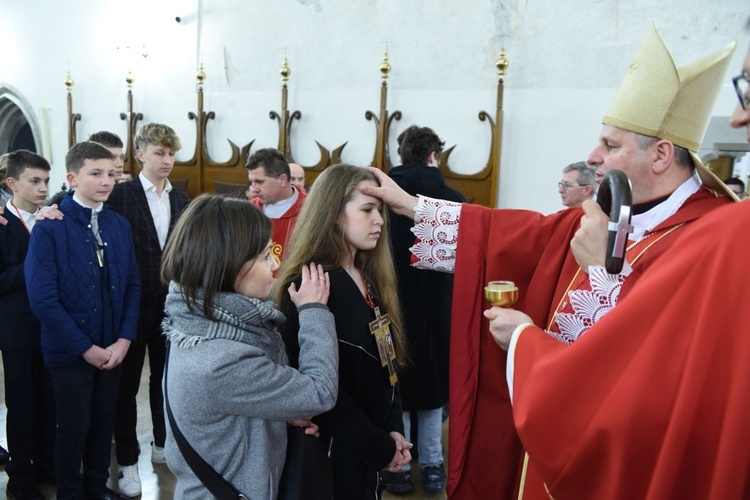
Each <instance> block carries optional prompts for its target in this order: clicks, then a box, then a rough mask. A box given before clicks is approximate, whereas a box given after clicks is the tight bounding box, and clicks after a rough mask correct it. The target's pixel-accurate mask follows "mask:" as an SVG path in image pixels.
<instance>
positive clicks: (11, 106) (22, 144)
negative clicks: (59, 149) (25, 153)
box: [0, 82, 41, 154]
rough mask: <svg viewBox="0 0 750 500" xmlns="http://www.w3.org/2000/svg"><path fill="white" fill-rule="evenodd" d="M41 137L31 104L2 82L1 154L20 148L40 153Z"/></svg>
mask: <svg viewBox="0 0 750 500" xmlns="http://www.w3.org/2000/svg"><path fill="white" fill-rule="evenodd" d="M39 137H40V134H39V126H38V125H37V123H36V120H35V118H34V113H33V112H32V108H31V106H30V105H29V104H28V103H27V102H26V100H25V99H24V98H23V97H22V96H21V95H20V94H19V93H18V92H16V91H15V90H14V89H13V88H11V87H10V86H8V85H5V84H3V83H1V82H0V154H5V153H8V152H10V151H16V150H18V149H28V150H29V151H33V152H35V153H39V152H40V151H41V143H40V141H39Z"/></svg>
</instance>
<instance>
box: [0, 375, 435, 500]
mask: <svg viewBox="0 0 750 500" xmlns="http://www.w3.org/2000/svg"><path fill="white" fill-rule="evenodd" d="M148 375H149V374H148V363H146V367H145V369H144V373H143V377H142V378H141V389H140V390H139V391H138V409H139V416H138V427H137V429H138V440H139V442H140V444H141V449H142V450H143V452H142V454H141V459H140V461H139V463H138V472H139V474H140V476H141V482H142V487H143V495H142V496H141V497H140V498H142V499H143V500H172V499H173V498H174V489H175V488H174V487H175V477H174V475H173V474H172V473H171V472H170V470H169V469H168V468H167V466H166V465H164V464H152V463H151V460H150V458H151V445H150V443H151V441H152V437H151V434H150V430H149V429H150V427H151V414H150V412H149V405H148ZM0 380H2V370H0ZM2 387H3V386H2V384H0V444H2V445H3V446H6V444H7V442H6V440H5V404H4V392H3V390H2V389H1V388H2ZM443 443H445V445H446V448H447V443H448V424H447V422H446V423H445V424H443ZM6 448H7V447H6ZM116 462H117V461H116V459H115V458H114V449H113V454H112V464H113V466H112V468H111V469H110V485H109V486H110V487H111V488H112V489H113V490H115V491H117V481H116V480H115V479H114V478H116V477H117V472H118V471H117V465H116ZM412 479H413V481H414V486H415V489H414V491H413V492H412V493H411V494H409V495H399V496H396V495H391V494H390V493H388V492H385V493H384V494H383V498H384V499H390V500H392V499H397V498H404V499H409V500H422V499H430V500H442V499H444V498H446V495H445V493H444V492H443V493H438V494H428V493H425V492H423V491H422V489H421V478H420V477H419V467H414V472H413V477H412ZM7 483H8V476H7V475H6V474H4V473H0V498H5V487H6V485H7ZM40 489H41V490H42V492H43V493H44V494H45V496H46V497H47V500H52V499H54V498H55V490H54V488H53V487H51V486H44V485H43V486H42V487H41V488H40Z"/></svg>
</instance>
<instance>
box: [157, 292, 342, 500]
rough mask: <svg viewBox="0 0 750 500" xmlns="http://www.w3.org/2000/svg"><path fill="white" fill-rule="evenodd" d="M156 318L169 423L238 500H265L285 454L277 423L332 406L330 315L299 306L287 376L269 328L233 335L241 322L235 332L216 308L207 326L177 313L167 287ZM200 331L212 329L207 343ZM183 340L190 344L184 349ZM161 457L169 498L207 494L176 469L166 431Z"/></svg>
mask: <svg viewBox="0 0 750 500" xmlns="http://www.w3.org/2000/svg"><path fill="white" fill-rule="evenodd" d="M222 295H224V294H222ZM232 295H233V296H235V298H236V297H237V294H232ZM177 296H178V297H179V293H177ZM240 297H241V296H240ZM170 298H171V299H172V300H170ZM242 298H243V299H246V298H244V297H242ZM246 300H248V301H253V300H255V299H246ZM257 303H260V301H255V303H253V304H248V303H244V304H240V305H241V306H242V307H252V306H253V305H257ZM222 306H226V304H224V303H222ZM271 307H272V303H271ZM166 310H167V313H168V315H169V316H168V319H167V320H166V321H165V332H166V335H167V337H168V338H170V339H171V342H172V347H171V349H170V355H169V375H168V380H166V384H167V387H168V390H169V403H170V405H171V407H172V412H173V414H174V415H175V420H176V421H177V425H178V426H179V428H180V430H181V431H182V433H183V434H184V435H185V437H186V439H187V440H188V442H189V443H190V444H191V445H192V447H193V448H194V449H195V450H196V451H197V452H198V453H199V454H200V455H201V456H202V457H203V459H204V460H206V461H207V462H208V463H209V464H210V465H211V466H212V467H214V469H216V471H218V472H219V473H221V474H222V475H223V476H224V478H225V479H227V480H228V481H230V482H231V483H232V484H233V485H234V486H235V487H236V488H237V489H239V490H240V491H241V492H242V493H244V494H245V495H246V496H247V497H248V498H252V499H275V498H276V496H277V494H278V482H279V478H280V477H281V472H282V470H283V467H284V458H285V454H286V440H287V423H286V422H287V421H288V420H294V419H301V418H309V417H312V416H314V415H317V414H319V413H321V412H324V411H327V410H329V409H330V408H332V407H333V406H334V404H335V402H336V391H337V387H338V348H337V345H336V331H335V326H334V320H333V315H332V314H331V313H330V312H329V311H328V309H327V308H325V306H323V305H321V304H311V305H306V306H303V307H301V308H300V313H299V314H300V323H301V324H302V325H303V327H302V328H301V329H300V339H301V341H302V342H303V343H302V346H301V353H300V367H299V370H296V369H294V368H291V367H289V366H288V363H287V358H286V354H285V352H284V345H283V342H282V340H281V336H280V335H279V334H278V333H276V332H275V331H273V330H271V329H268V328H251V329H250V330H251V331H242V330H243V328H242V326H241V322H240V327H239V328H236V326H237V325H232V324H231V323H233V321H232V320H231V319H230V321H229V322H227V321H225V320H224V319H225V318H224V316H226V314H227V310H226V309H221V312H222V317H221V318H219V319H220V321H219V326H218V327H216V328H213V325H212V324H213V323H214V322H209V323H206V322H207V321H208V320H206V318H205V317H203V315H202V314H200V312H198V311H192V312H190V311H187V308H186V307H185V303H184V302H183V301H181V299H175V296H174V294H173V293H172V290H171V289H170V294H169V297H168V299H167V305H166ZM274 311H275V310H274ZM275 313H277V314H278V316H279V317H281V321H283V316H282V315H281V313H279V312H278V311H275ZM191 319H192V320H194V321H191ZM235 319H236V318H235ZM244 319H246V318H244ZM266 319H267V318H266ZM265 323H266V325H265V326H269V325H268V322H267V321H266V322H265ZM186 325H188V326H186ZM190 325H193V326H190ZM207 325H208V327H207ZM190 328H195V330H194V331H193V332H190V331H188V330H189V329H190ZM207 329H208V330H212V329H213V331H214V333H213V334H211V333H210V331H209V335H208V337H213V338H206V337H207V336H206V333H205V332H206V330H207ZM264 330H265V331H264ZM217 331H218V332H220V333H216V332H217ZM191 333H194V334H195V336H196V337H200V340H199V341H198V342H195V341H192V342H191V341H190V340H189V339H190V337H191ZM216 337H229V338H216ZM186 340H187V341H186ZM188 345H189V347H184V346H188ZM180 346H183V347H180ZM166 455H167V464H168V465H169V468H170V469H171V470H172V472H174V474H175V476H177V487H176V490H175V498H180V499H204V498H208V497H209V496H210V495H209V493H208V491H207V490H206V489H205V487H204V486H203V485H202V483H201V482H200V481H199V480H198V479H197V478H196V477H195V475H194V474H193V472H192V470H191V469H190V467H189V466H188V465H187V463H186V462H185V461H184V459H183V457H182V455H181V453H180V451H179V449H178V448H177V444H176V443H175V441H174V437H173V435H172V431H171V429H170V427H169V425H167V442H166Z"/></svg>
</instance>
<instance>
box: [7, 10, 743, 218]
mask: <svg viewBox="0 0 750 500" xmlns="http://www.w3.org/2000/svg"><path fill="white" fill-rule="evenodd" d="M748 15H750V8H748V4H747V1H746V0H715V1H713V2H710V3H709V2H705V0H661V1H653V0H630V1H628V2H621V1H618V0H569V1H566V2H560V1H557V0H538V1H534V2H530V1H525V0H504V1H502V0H501V1H489V0H464V1H462V2H456V1H454V0H430V1H423V0H400V1H395V0H381V1H376V0H358V1H352V0H296V1H295V0H276V1H273V2H268V1H260V0H158V1H154V0H152V1H146V0H131V1H130V2H115V1H112V0H99V1H93V0H69V1H66V2H59V1H55V0H34V1H23V2H22V1H18V0H0V47H1V50H2V64H0V85H2V84H7V85H10V86H12V87H13V88H15V89H17V90H18V91H19V92H20V93H21V94H22V95H23V97H24V98H25V99H26V101H27V102H29V103H30V105H31V106H32V107H33V112H34V113H36V115H37V118H38V119H39V118H40V117H41V115H42V114H46V115H47V117H48V120H47V121H48V124H49V125H48V128H49V130H48V132H49V135H48V137H49V144H44V145H43V151H49V152H50V153H49V154H50V155H51V160H52V162H53V184H54V186H55V187H57V186H58V185H59V184H60V183H61V182H63V179H64V155H65V151H66V148H67V121H66V116H67V110H66V101H65V97H66V92H65V87H64V85H63V80H64V78H65V74H66V72H67V71H71V73H72V75H73V79H74V80H75V82H76V85H75V87H74V91H73V97H74V105H75V111H76V112H78V113H81V114H82V115H83V119H82V121H81V122H79V124H78V138H79V139H84V138H85V137H87V136H88V135H89V134H90V133H92V132H95V131H97V130H101V129H109V130H112V131H114V132H116V133H118V134H120V135H121V136H123V137H125V135H126V126H125V122H123V121H120V119H119V113H120V112H123V111H125V110H126V92H127V90H126V85H125V81H124V79H125V75H126V73H127V71H128V69H131V70H132V71H133V73H134V75H135V79H136V81H135V87H134V90H133V94H134V101H135V110H136V111H140V112H142V113H143V114H144V118H145V121H161V122H165V123H168V124H170V125H171V126H172V127H174V128H175V130H177V132H178V133H179V134H180V136H181V138H182V140H183V146H184V149H183V151H182V152H181V153H180V154H178V158H180V159H186V158H188V157H189V156H190V155H191V154H192V151H193V149H194V145H195V124H194V122H192V121H190V120H188V118H187V113H188V111H195V110H196V107H197V103H196V93H195V78H194V74H195V71H196V68H197V64H198V62H199V61H202V62H204V64H205V69H206V72H207V74H208V80H207V81H206V85H205V104H204V109H205V110H206V111H211V110H213V111H215V112H216V113H217V119H216V120H214V121H213V122H211V124H210V125H209V128H210V132H209V138H210V139H212V142H211V144H210V145H209V149H210V152H211V155H212V157H213V158H214V159H215V160H217V161H223V160H225V159H226V158H227V157H228V155H229V147H228V145H227V143H226V139H231V140H232V141H234V142H235V143H236V144H238V145H240V146H241V145H243V144H246V143H247V142H249V141H250V140H253V139H255V144H254V148H253V149H256V148H260V147H267V146H276V144H277V140H278V128H277V126H276V123H275V122H274V121H271V120H270V119H269V118H268V112H269V111H271V110H276V111H279V110H280V105H281V104H280V88H281V81H280V76H279V72H278V71H279V69H280V67H281V62H282V61H283V58H284V56H285V54H286V56H287V57H288V59H289V64H290V66H291V70H292V76H291V79H290V81H289V88H290V92H289V106H288V107H289V109H290V110H292V111H293V110H300V111H301V112H302V115H303V117H302V120H301V121H299V122H297V123H295V125H294V128H293V142H292V146H293V148H294V149H293V153H294V155H295V157H296V158H297V159H298V160H299V161H300V162H301V163H303V164H313V163H315V162H316V161H317V159H318V149H317V146H316V145H315V142H314V141H315V140H318V141H320V142H321V143H322V144H323V145H324V146H326V147H327V148H328V149H330V150H332V149H334V148H336V147H338V146H339V145H341V144H342V143H344V142H347V141H348V144H347V146H346V148H345V149H344V153H343V160H344V161H347V162H350V163H355V164H366V163H368V162H369V161H370V160H371V159H372V156H373V149H374V145H375V125H374V124H373V123H372V122H369V121H367V120H365V118H364V113H365V111H367V110H371V111H373V112H375V113H377V112H378V107H379V103H380V94H379V87H380V81H381V79H380V73H379V71H378V66H379V64H380V61H381V58H382V55H383V52H384V51H385V48H386V40H387V46H388V52H389V56H390V62H391V65H392V67H393V70H392V72H391V74H390V77H389V79H388V82H389V105H388V108H389V110H390V111H391V112H393V111H395V110H401V111H402V112H403V113H404V116H403V119H402V121H401V122H396V124H395V125H394V130H392V135H391V139H392V150H393V151H395V147H394V146H393V142H394V141H395V137H396V136H397V135H398V133H399V132H400V131H401V130H403V128H405V127H406V126H408V125H409V124H411V123H418V124H422V125H428V126H431V127H433V128H434V129H435V130H436V131H437V132H438V133H439V134H440V135H441V136H442V137H443V139H444V140H445V141H446V142H447V145H449V146H450V145H453V144H457V147H456V149H455V151H454V153H453V154H452V155H451V165H452V167H453V168H454V169H455V170H457V171H460V172H464V173H469V172H473V171H477V170H479V169H480V168H481V167H482V166H484V164H485V163H486V161H487V155H488V153H489V143H490V137H489V128H488V125H487V123H486V122H480V121H479V120H478V118H477V113H478V112H479V111H480V110H485V111H488V112H489V113H490V114H491V115H493V116H494V108H495V93H496V85H497V76H496V72H495V68H494V62H495V60H496V59H497V56H498V54H499V51H500V47H501V46H505V48H506V50H507V57H508V59H509V60H510V67H509V70H508V75H507V78H506V91H505V121H504V137H503V146H502V147H503V149H502V159H501V169H502V170H501V179H500V190H499V205H500V206H503V207H520V208H531V209H535V210H540V211H542V212H552V211H555V210H557V209H559V208H561V205H560V203H559V198H558V195H557V191H556V183H557V181H558V179H559V175H560V170H561V169H562V167H563V166H565V165H567V164H568V163H571V162H573V161H578V160H580V159H584V158H585V157H586V155H587V153H588V152H589V151H590V149H591V148H592V147H593V146H594V144H595V142H596V139H597V137H598V133H599V129H600V120H601V117H602V116H603V114H604V112H605V110H606V108H607V106H608V103H609V100H610V99H611V97H612V95H613V94H614V91H615V89H616V88H617V86H618V85H619V82H620V80H621V78H622V75H623V74H624V72H625V68H626V67H627V65H628V63H629V62H630V59H631V58H632V56H633V55H634V54H635V51H636V50H637V48H638V45H639V43H640V40H641V37H642V36H643V34H644V33H645V30H646V27H647V26H648V24H649V23H650V22H651V21H656V23H657V26H658V28H659V30H660V32H661V34H662V36H663V38H664V39H665V41H666V43H667V45H668V46H669V47H670V48H671V50H672V52H673V54H674V57H675V59H676V61H677V62H678V64H681V63H685V62H688V61H691V60H693V59H695V58H697V57H699V56H702V55H704V54H706V53H708V52H711V51H714V50H717V49H719V48H720V47H722V46H724V45H726V44H727V43H729V42H730V41H732V40H738V42H739V43H740V47H739V50H738V51H737V53H736V54H735V56H734V60H733V62H732V65H731V68H732V69H731V73H732V74H734V73H737V72H738V70H739V68H740V66H741V63H742V59H743V57H744V54H745V49H746V48H747V47H748V41H749V39H748V36H747V34H746V33H745V32H744V31H743V26H744V23H745V20H746V19H747V16H748ZM176 16H180V17H181V18H182V22H181V23H179V24H178V23H177V22H175V20H174V18H175V17H176ZM142 45H145V46H146V51H147V52H148V57H147V58H145V59H144V58H142V57H140V56H139V55H138V53H139V52H141V50H140V47H141V46H142ZM126 46H129V47H132V48H136V49H138V50H130V51H127V50H124V47H126ZM116 47H120V49H119V50H118V49H117V48H116ZM735 102H736V97H735V96H734V92H733V89H732V88H731V85H730V84H729V80H728V79H727V84H726V85H725V86H724V88H723V89H722V93H721V95H720V98H719V101H718V103H717V105H716V108H715V114H717V115H722V116H726V115H728V114H729V113H730V111H731V109H732V107H733V106H734V105H735ZM38 121H40V123H42V122H43V121H42V120H38ZM42 136H45V135H44V134H42ZM393 160H394V161H397V158H393Z"/></svg>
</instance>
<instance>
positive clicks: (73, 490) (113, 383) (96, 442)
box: [50, 362, 120, 500]
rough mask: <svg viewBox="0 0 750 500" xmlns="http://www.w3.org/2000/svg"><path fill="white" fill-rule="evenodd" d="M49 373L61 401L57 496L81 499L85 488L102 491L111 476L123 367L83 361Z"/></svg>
mask: <svg viewBox="0 0 750 500" xmlns="http://www.w3.org/2000/svg"><path fill="white" fill-rule="evenodd" d="M50 373H51V374H52V383H53V385H54V388H55V404H56V406H57V439H56V442H55V476H56V482H57V499H58V500H68V499H80V498H81V497H82V495H83V493H84V492H85V493H86V494H87V495H91V496H101V495H102V494H104V492H105V491H106V488H107V479H108V478H109V462H110V450H111V448H112V430H113V429H114V424H115V410H116V407H117V390H118V388H119V385H120V367H119V366H118V367H117V368H115V369H113V370H99V369H97V368H95V367H93V366H91V365H89V364H88V363H85V362H81V363H80V364H77V365H75V366H71V367H64V368H50ZM81 461H83V475H81V471H80V468H81Z"/></svg>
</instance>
